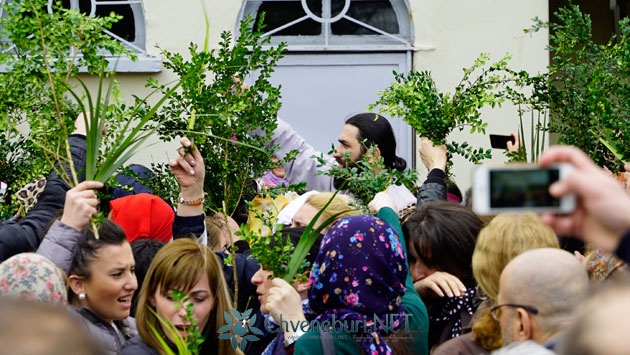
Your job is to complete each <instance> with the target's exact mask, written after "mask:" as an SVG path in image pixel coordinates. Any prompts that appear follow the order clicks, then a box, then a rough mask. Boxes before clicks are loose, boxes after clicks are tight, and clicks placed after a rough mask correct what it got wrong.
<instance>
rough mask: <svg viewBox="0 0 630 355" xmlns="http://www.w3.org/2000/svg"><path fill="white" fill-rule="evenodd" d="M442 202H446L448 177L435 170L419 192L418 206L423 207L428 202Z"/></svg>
mask: <svg viewBox="0 0 630 355" xmlns="http://www.w3.org/2000/svg"><path fill="white" fill-rule="evenodd" d="M440 200H446V175H445V174H444V171H442V170H440V169H433V170H431V171H429V175H427V179H426V180H425V181H424V183H423V184H422V186H420V190H418V203H417V204H416V205H417V206H422V205H423V204H425V203H427V202H430V201H440Z"/></svg>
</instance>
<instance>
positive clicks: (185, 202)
mask: <svg viewBox="0 0 630 355" xmlns="http://www.w3.org/2000/svg"><path fill="white" fill-rule="evenodd" d="M206 195H207V193H205V192H204V193H203V196H201V197H200V198H198V199H194V200H184V197H183V196H182V195H179V198H178V199H177V203H179V204H182V205H186V206H200V205H203V203H204V202H206Z"/></svg>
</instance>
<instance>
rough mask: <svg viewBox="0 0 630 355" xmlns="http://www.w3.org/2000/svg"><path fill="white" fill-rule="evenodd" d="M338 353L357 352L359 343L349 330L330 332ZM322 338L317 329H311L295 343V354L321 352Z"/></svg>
mask: <svg viewBox="0 0 630 355" xmlns="http://www.w3.org/2000/svg"><path fill="white" fill-rule="evenodd" d="M330 336H331V338H332V340H333V345H334V347H335V353H336V354H357V351H358V343H357V342H356V340H355V339H354V337H353V336H352V335H351V334H349V333H347V332H339V331H333V332H331V333H330ZM322 349H323V348H322V339H321V337H320V334H319V332H318V331H317V330H316V329H311V330H309V331H308V332H306V334H304V335H302V336H301V337H300V339H298V340H297V342H296V343H295V349H294V354H321V353H323V350H322Z"/></svg>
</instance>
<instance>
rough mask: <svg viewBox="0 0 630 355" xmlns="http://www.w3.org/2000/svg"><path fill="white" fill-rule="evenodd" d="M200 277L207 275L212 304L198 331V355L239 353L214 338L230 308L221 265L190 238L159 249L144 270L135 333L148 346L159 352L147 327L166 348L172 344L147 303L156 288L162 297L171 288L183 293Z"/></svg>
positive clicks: (223, 341)
mask: <svg viewBox="0 0 630 355" xmlns="http://www.w3.org/2000/svg"><path fill="white" fill-rule="evenodd" d="M203 274H205V275H207V276H208V283H209V284H210V290H211V291H212V293H213V302H214V304H213V306H212V310H211V312H210V316H209V318H208V323H207V324H206V326H205V329H201V330H200V331H201V334H202V335H203V336H204V338H205V341H204V342H203V343H202V344H201V347H200V353H202V354H204V353H209V354H210V353H212V354H237V353H238V352H236V351H235V350H234V349H233V348H232V346H231V343H230V341H229V339H228V340H222V339H218V337H217V331H218V329H219V328H220V327H221V326H223V325H224V323H225V322H224V320H223V317H222V316H223V313H224V312H228V311H229V310H230V309H231V305H232V302H231V299H230V295H229V294H228V287H227V284H226V282H225V278H224V277H223V270H222V268H221V265H220V264H219V261H218V259H217V257H216V256H215V255H214V252H213V251H212V250H210V248H208V247H207V246H205V245H201V244H199V243H197V242H196V241H194V240H192V239H189V238H182V239H177V240H175V241H173V242H172V243H169V244H167V245H165V246H164V247H162V249H160V251H159V252H158V253H157V254H156V255H155V259H154V260H153V262H152V263H151V266H150V267H149V271H147V274H146V277H145V280H144V285H143V286H142V289H141V290H140V296H139V299H138V309H137V311H136V321H137V327H138V333H139V334H140V336H141V337H142V339H143V340H144V341H145V342H146V343H147V344H148V345H149V346H151V347H153V348H154V349H157V350H158V351H160V352H161V349H162V347H161V345H160V342H159V341H158V339H157V337H156V336H155V335H154V334H153V332H152V331H151V329H150V327H149V324H151V325H152V326H153V327H155V329H156V330H157V331H158V333H160V335H161V337H162V338H163V339H164V340H165V341H166V342H167V343H169V345H172V344H171V342H170V341H169V339H168V338H167V337H166V335H165V334H164V332H163V330H162V327H161V325H160V320H159V319H158V318H157V316H156V312H157V311H156V310H155V309H154V307H152V306H151V304H150V303H149V299H150V297H152V296H153V295H155V293H156V291H157V289H158V286H159V287H160V292H161V293H162V295H166V293H167V292H168V291H169V290H173V289H176V290H180V291H182V292H184V293H186V292H188V291H189V290H190V289H192V288H193V287H194V286H195V284H196V283H197V282H198V281H199V279H200V278H201V275H203Z"/></svg>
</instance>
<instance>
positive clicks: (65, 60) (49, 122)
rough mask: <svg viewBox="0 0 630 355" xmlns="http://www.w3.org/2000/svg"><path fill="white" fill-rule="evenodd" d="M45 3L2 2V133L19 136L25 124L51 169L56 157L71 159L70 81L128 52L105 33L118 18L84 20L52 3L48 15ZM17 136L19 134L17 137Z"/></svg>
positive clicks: (73, 111)
mask: <svg viewBox="0 0 630 355" xmlns="http://www.w3.org/2000/svg"><path fill="white" fill-rule="evenodd" d="M47 4H48V2H47V1H46V0H26V1H19V2H5V3H4V5H3V11H4V12H5V13H6V14H7V17H3V18H0V31H1V32H0V37H6V38H8V39H9V41H7V42H1V43H0V65H4V66H5V68H6V69H7V73H3V74H0V91H1V92H3V95H1V96H0V118H1V119H0V129H3V130H5V129H12V130H14V131H15V132H17V127H18V126H19V125H24V124H25V123H27V124H28V128H30V132H29V133H28V134H26V133H25V134H22V135H24V136H25V137H28V139H29V141H30V142H32V143H33V144H34V145H35V146H36V147H37V150H36V151H35V152H34V153H36V155H38V156H41V157H42V158H43V159H45V160H46V161H47V162H48V165H49V167H52V165H53V163H54V162H55V161H56V160H58V159H59V158H60V157H65V159H66V160H67V159H69V149H68V146H67V142H66V138H67V136H68V134H69V132H71V131H72V130H73V122H74V120H75V118H76V108H75V107H74V104H73V103H72V101H71V100H68V96H67V95H68V90H69V89H70V88H71V82H72V80H73V78H75V77H76V76H77V74H78V72H79V68H85V70H87V71H88V73H91V74H94V73H97V72H100V71H101V68H103V67H104V65H105V64H106V59H105V57H104V56H103V54H102V53H105V52H108V53H110V54H112V55H119V54H121V53H127V54H129V53H128V52H127V51H126V50H125V49H124V48H123V47H122V45H121V44H120V43H119V42H117V41H115V40H113V39H112V38H111V37H110V36H108V35H107V34H105V33H104V32H103V30H104V29H108V28H110V27H111V25H112V24H113V23H114V22H116V21H118V20H119V18H120V17H119V16H116V15H114V14H111V15H109V16H106V17H100V18H99V17H88V16H85V15H83V14H81V13H80V12H79V11H78V10H68V9H64V8H62V7H61V6H60V4H58V3H55V4H52V10H53V11H52V14H48V13H47V11H46V9H47ZM20 134H21V133H20Z"/></svg>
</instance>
